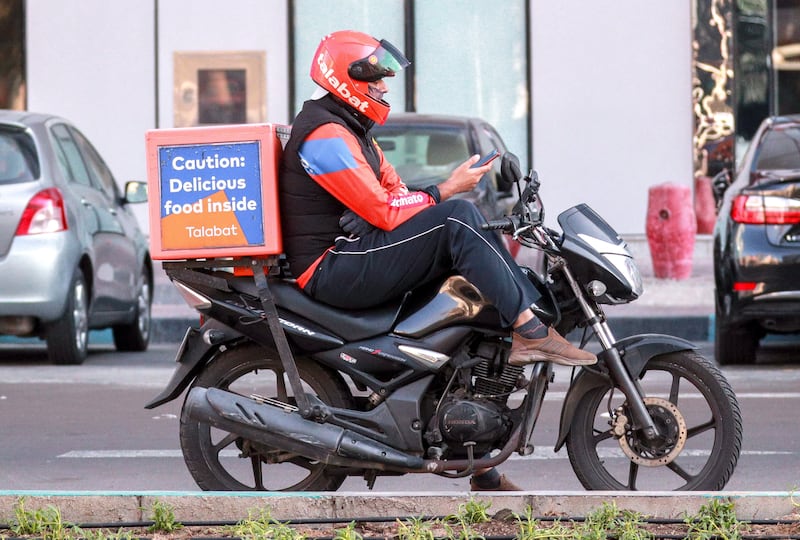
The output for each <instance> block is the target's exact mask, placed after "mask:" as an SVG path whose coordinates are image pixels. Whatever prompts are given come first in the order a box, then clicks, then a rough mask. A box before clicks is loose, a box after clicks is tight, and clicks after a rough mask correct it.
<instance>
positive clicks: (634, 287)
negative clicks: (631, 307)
mask: <svg viewBox="0 0 800 540" xmlns="http://www.w3.org/2000/svg"><path fill="white" fill-rule="evenodd" d="M604 257H605V258H606V260H607V261H608V262H609V263H611V265H612V266H613V267H614V268H615V269H616V270H617V271H618V272H619V273H620V275H621V276H622V278H623V279H624V281H625V284H626V285H627V286H628V287H630V289H631V292H632V293H633V294H634V295H635V296H636V297H637V298H638V297H639V296H641V295H642V292H643V291H644V286H643V285H642V273H641V272H639V267H638V266H636V263H635V262H633V257H628V256H626V255H619V254H616V253H606V254H604Z"/></svg>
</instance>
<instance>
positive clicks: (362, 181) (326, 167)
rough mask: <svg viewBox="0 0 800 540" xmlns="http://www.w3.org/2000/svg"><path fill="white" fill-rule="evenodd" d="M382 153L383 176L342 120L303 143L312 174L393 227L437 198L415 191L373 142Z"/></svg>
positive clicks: (365, 214)
mask: <svg viewBox="0 0 800 540" xmlns="http://www.w3.org/2000/svg"><path fill="white" fill-rule="evenodd" d="M372 144H374V145H375V148H376V149H377V151H378V155H379V156H380V173H381V176H380V179H378V178H376V177H375V173H374V171H373V170H372V167H370V165H369V163H367V160H366V158H365V157H364V154H363V153H362V151H361V146H360V145H359V143H358V140H356V138H355V136H354V135H353V134H352V133H350V132H349V131H348V130H347V129H345V128H344V127H343V126H340V125H338V124H324V125H322V126H320V127H318V128H317V129H315V130H314V131H313V132H311V134H310V135H309V136H308V137H307V138H306V140H305V141H304V142H303V144H302V145H301V146H300V159H301V161H302V163H303V166H304V167H305V170H306V172H307V173H308V174H309V175H310V176H311V178H312V179H313V180H314V181H315V182H317V183H318V184H319V185H321V186H322V187H323V188H325V190H326V191H328V193H330V194H331V195H333V196H334V197H336V199H338V200H339V201H340V202H341V203H342V204H344V205H345V206H347V207H348V208H350V209H351V210H353V211H354V212H355V213H356V214H358V215H359V216H361V217H362V218H364V219H365V220H367V221H368V222H370V223H371V224H372V225H374V226H376V227H379V228H381V229H384V230H387V231H390V230H392V229H394V228H395V227H397V226H398V225H400V224H401V223H403V222H404V221H406V220H407V219H409V218H411V217H412V216H414V215H416V214H418V213H419V212H421V211H422V210H424V209H425V208H428V207H429V206H433V205H434V204H436V202H435V201H434V200H433V198H432V197H431V196H430V195H428V194H427V193H424V192H421V191H409V190H408V188H407V187H406V185H405V184H404V183H403V181H402V180H401V179H400V177H399V176H398V175H397V171H395V169H394V167H392V165H391V164H390V163H389V162H388V161H386V159H385V157H384V155H383V152H382V151H381V149H380V148H379V147H378V145H377V144H376V143H375V142H374V141H373V142H372Z"/></svg>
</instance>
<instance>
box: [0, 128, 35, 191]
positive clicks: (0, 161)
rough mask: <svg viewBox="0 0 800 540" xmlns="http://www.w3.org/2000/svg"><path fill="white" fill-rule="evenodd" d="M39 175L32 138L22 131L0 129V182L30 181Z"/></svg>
mask: <svg viewBox="0 0 800 540" xmlns="http://www.w3.org/2000/svg"><path fill="white" fill-rule="evenodd" d="M38 177H39V162H38V160H37V159H36V149H35V147H34V143H33V140H32V139H31V137H30V136H29V135H28V134H27V133H25V132H24V131H18V130H9V131H6V130H1V129H0V184H13V183H18V182H30V181H32V180H35V179H36V178H38Z"/></svg>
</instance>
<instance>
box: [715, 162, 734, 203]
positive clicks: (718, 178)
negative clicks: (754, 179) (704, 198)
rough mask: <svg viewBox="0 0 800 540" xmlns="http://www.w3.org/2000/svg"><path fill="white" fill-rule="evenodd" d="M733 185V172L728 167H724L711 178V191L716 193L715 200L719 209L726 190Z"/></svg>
mask: <svg viewBox="0 0 800 540" xmlns="http://www.w3.org/2000/svg"><path fill="white" fill-rule="evenodd" d="M730 185H731V172H730V170H728V169H722V170H721V171H720V172H718V173H717V174H716V175H715V176H714V178H712V179H711V193H712V194H713V195H714V202H715V203H716V205H717V209H719V206H720V205H721V204H722V197H723V195H725V191H726V190H727V189H728V187H730Z"/></svg>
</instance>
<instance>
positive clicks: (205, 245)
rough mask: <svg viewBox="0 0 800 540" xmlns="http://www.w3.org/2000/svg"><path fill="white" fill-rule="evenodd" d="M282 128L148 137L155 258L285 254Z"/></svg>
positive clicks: (201, 130)
mask: <svg viewBox="0 0 800 540" xmlns="http://www.w3.org/2000/svg"><path fill="white" fill-rule="evenodd" d="M288 133H289V128H288V127H287V126H282V125H277V124H242V125H226V126H212V127H205V126H204V127H193V128H175V129H155V130H150V131H148V132H147V134H146V137H145V141H146V147H147V148H146V150H147V188H148V210H149V214H150V251H151V256H152V258H153V259H156V260H183V259H210V258H228V257H242V256H250V257H259V256H262V255H263V256H267V255H277V254H279V253H281V249H282V244H281V233H280V215H279V213H278V164H279V160H280V156H281V152H282V144H281V141H282V140H283V141H285V140H286V138H288Z"/></svg>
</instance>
